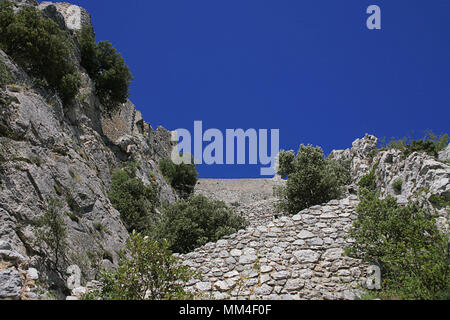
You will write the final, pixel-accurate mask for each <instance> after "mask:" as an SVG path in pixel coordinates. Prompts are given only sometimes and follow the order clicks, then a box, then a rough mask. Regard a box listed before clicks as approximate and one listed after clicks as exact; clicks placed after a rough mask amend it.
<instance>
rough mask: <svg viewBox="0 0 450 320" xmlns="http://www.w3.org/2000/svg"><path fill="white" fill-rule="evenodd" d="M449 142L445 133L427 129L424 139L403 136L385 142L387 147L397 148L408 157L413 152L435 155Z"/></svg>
mask: <svg viewBox="0 0 450 320" xmlns="http://www.w3.org/2000/svg"><path fill="white" fill-rule="evenodd" d="M448 142H449V136H448V134H447V133H445V134H441V135H439V137H438V136H437V135H436V134H434V133H433V132H432V131H427V132H426V134H425V138H424V139H419V140H412V139H410V138H407V137H405V138H403V139H401V140H395V138H392V140H391V141H390V142H389V143H388V144H387V148H392V149H398V150H400V151H402V152H403V156H404V157H408V156H409V155H411V154H412V153H413V152H425V153H427V154H428V155H430V156H433V157H437V156H438V153H439V152H440V151H442V150H444V149H445V148H446V147H447V145H448Z"/></svg>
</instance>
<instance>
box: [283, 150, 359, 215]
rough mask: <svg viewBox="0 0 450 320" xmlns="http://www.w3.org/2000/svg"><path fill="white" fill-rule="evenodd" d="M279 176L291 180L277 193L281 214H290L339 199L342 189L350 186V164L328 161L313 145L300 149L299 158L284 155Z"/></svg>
mask: <svg viewBox="0 0 450 320" xmlns="http://www.w3.org/2000/svg"><path fill="white" fill-rule="evenodd" d="M278 173H279V174H280V175H281V176H282V177H283V178H284V177H286V176H287V177H288V180H287V182H286V186H285V187H280V188H277V189H276V190H275V193H276V195H277V196H278V197H279V198H280V202H279V204H278V210H280V211H285V212H288V213H290V214H296V213H298V212H299V211H301V210H303V209H305V208H308V207H310V206H313V205H317V204H322V203H325V202H328V201H329V200H332V199H336V198H338V197H339V196H340V195H341V193H342V192H341V187H342V186H343V185H345V184H347V183H349V182H350V171H349V163H344V162H338V161H336V160H332V159H325V158H324V154H323V151H322V149H321V148H320V147H316V148H314V147H313V146H311V145H308V146H305V145H301V146H300V149H299V151H298V153H297V156H294V152H293V151H281V152H280V155H279V158H278Z"/></svg>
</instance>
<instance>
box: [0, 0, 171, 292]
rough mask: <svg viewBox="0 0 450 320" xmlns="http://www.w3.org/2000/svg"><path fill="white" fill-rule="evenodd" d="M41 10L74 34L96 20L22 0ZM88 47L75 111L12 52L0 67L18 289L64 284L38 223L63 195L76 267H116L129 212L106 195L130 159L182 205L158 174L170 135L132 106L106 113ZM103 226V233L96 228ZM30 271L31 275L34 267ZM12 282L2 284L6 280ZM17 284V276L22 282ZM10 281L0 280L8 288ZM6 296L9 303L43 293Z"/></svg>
mask: <svg viewBox="0 0 450 320" xmlns="http://www.w3.org/2000/svg"><path fill="white" fill-rule="evenodd" d="M15 2H16V4H17V10H19V9H20V6H23V5H30V6H36V7H37V8H39V9H40V10H42V11H43V12H44V14H45V15H46V16H48V17H49V18H51V19H54V20H55V21H56V22H58V23H59V25H60V27H61V28H66V29H67V30H74V28H80V27H81V25H77V24H74V23H73V21H69V19H75V20H77V19H78V18H79V19H78V21H81V23H82V24H89V23H90V17H89V14H88V13H87V12H86V11H85V10H84V9H81V8H78V10H75V12H76V13H79V14H81V16H80V17H78V18H77V17H76V16H75V17H74V16H73V13H71V12H68V10H74V6H72V5H70V4H64V3H58V4H52V3H48V2H43V3H41V4H38V3H37V2H36V1H31V0H30V1H15ZM78 51H79V48H75V49H74V52H73V59H74V61H73V62H74V63H75V65H76V67H77V68H78V69H79V70H80V72H81V74H82V83H83V84H82V89H81V90H80V92H79V94H78V96H77V97H76V99H75V100H74V102H73V103H72V104H71V105H70V106H64V105H63V104H62V102H61V100H60V98H59V97H58V96H57V95H56V94H55V93H54V92H53V91H51V90H50V89H48V90H47V89H44V88H42V87H39V86H37V85H36V84H35V82H34V80H33V79H32V78H31V77H29V76H28V75H27V74H26V73H25V72H23V71H22V70H21V69H20V68H19V67H18V66H17V65H16V64H15V63H14V61H12V60H11V59H10V58H9V57H8V56H7V55H6V54H5V53H4V52H3V51H0V61H1V63H2V64H4V65H6V67H7V69H8V71H9V73H10V74H11V76H12V81H11V82H12V83H13V84H10V85H7V86H6V87H5V88H0V243H1V247H0V260H1V262H0V279H3V278H4V277H8V279H12V280H11V281H12V283H16V282H17V283H18V282H19V279H20V281H22V282H23V283H26V282H32V281H34V280H36V279H32V278H30V277H27V270H32V272H31V273H32V274H33V275H34V270H37V271H38V272H39V277H40V280H41V281H42V282H43V283H55V284H56V287H57V286H58V283H61V281H63V280H65V279H64V276H60V275H57V274H54V273H52V272H49V270H46V268H45V267H44V266H43V265H42V264H41V258H42V255H43V253H42V251H41V250H40V248H39V247H37V246H36V245H35V243H36V240H37V239H36V238H37V234H36V232H37V228H36V220H37V219H38V218H39V217H40V216H42V215H43V213H44V212H45V211H46V210H47V209H48V199H50V198H56V199H60V200H61V201H62V203H63V208H62V212H65V213H66V214H65V215H64V216H63V218H64V222H65V224H66V226H67V233H68V237H67V241H68V247H69V248H70V250H69V252H68V254H67V257H68V261H67V264H68V265H70V264H76V265H78V266H80V268H81V270H82V272H83V277H84V278H91V277H92V276H93V274H92V272H93V269H94V267H95V266H98V265H101V266H104V267H107V268H111V267H113V266H114V265H116V264H117V261H118V257H117V252H118V251H119V250H120V249H121V248H122V246H123V244H124V241H125V239H126V238H127V230H126V229H125V227H124V225H123V223H122V222H121V220H120V215H119V212H118V211H117V210H115V209H114V208H113V206H112V205H111V203H110V201H109V199H108V197H107V192H108V190H109V186H110V183H111V173H112V170H114V169H115V168H121V167H122V165H123V164H124V163H127V162H129V161H135V162H136V163H138V170H137V177H139V178H140V179H142V180H143V181H144V183H145V184H148V183H150V181H151V180H154V179H155V178H153V174H154V176H155V177H156V182H157V183H158V185H159V187H160V194H161V201H167V202H169V203H170V202H173V201H174V200H176V199H177V195H176V194H175V192H174V191H173V190H172V188H171V187H170V186H169V185H168V184H167V183H166V181H165V179H164V178H163V177H162V176H161V174H160V173H159V171H158V161H159V160H160V159H161V158H165V157H169V155H170V152H171V148H172V147H173V146H172V144H171V141H170V136H171V133H170V132H169V131H167V130H165V129H164V128H162V127H159V128H157V129H156V130H154V129H153V128H152V127H151V126H150V125H149V124H148V123H146V122H145V121H144V120H143V118H142V116H141V113H140V112H139V111H137V110H136V108H135V106H134V105H133V104H132V103H131V102H130V101H128V102H126V103H124V104H122V105H121V106H120V107H119V108H118V110H117V112H115V113H114V114H112V115H110V114H106V113H104V112H101V111H100V110H102V106H101V105H100V102H99V101H98V98H97V97H96V95H95V90H94V85H93V82H92V80H91V79H90V78H89V76H88V75H87V74H86V72H85V71H84V70H83V68H82V67H81V66H80V64H79V57H78V56H79V54H78ZM99 225H101V226H103V227H102V228H101V230H98V229H99V228H98V227H97V228H96V227H95V226H99ZM29 268H30V269H29ZM2 277H3V278H2ZM14 279H15V280H14ZM2 281H3V280H0V282H2ZM19 291H20V292H17V290H16V291H14V290H12V291H11V290H7V289H5V290H0V298H18V297H25V298H27V297H28V296H27V295H26V294H29V296H31V297H35V296H36V294H35V293H33V294H31V293H27V292H22V291H23V290H19Z"/></svg>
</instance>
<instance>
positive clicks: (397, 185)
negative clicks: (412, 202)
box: [392, 178, 403, 194]
mask: <svg viewBox="0 0 450 320" xmlns="http://www.w3.org/2000/svg"><path fill="white" fill-rule="evenodd" d="M402 186H403V180H402V179H400V178H398V179H396V180H395V181H394V182H393V183H392V189H394V192H395V193H396V194H400V193H402Z"/></svg>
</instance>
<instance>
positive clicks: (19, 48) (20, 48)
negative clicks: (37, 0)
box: [0, 1, 80, 102]
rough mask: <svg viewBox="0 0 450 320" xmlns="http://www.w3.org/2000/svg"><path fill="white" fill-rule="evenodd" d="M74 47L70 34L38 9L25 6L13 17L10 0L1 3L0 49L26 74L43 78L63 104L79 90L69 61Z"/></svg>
mask: <svg viewBox="0 0 450 320" xmlns="http://www.w3.org/2000/svg"><path fill="white" fill-rule="evenodd" d="M73 45H74V44H73V41H72V39H71V37H70V36H69V34H68V33H67V32H65V31H63V30H61V29H60V28H59V26H58V24H57V23H56V22H54V21H53V20H51V19H48V18H46V17H44V15H43V14H42V13H41V12H40V11H39V10H38V9H36V8H33V7H24V8H22V9H21V10H20V11H19V12H18V13H17V14H14V13H13V5H12V4H11V3H10V2H9V1H3V2H2V3H0V48H1V49H2V50H3V51H5V52H6V54H8V55H9V56H10V57H11V58H12V59H13V60H14V61H15V62H16V63H17V64H19V65H20V66H21V67H22V69H24V70H25V71H26V72H27V73H28V74H29V75H31V76H33V77H36V78H38V79H45V80H46V82H47V83H48V84H49V85H50V86H51V87H53V88H55V89H56V90H57V91H58V93H59V94H60V96H61V99H63V101H64V102H69V101H70V100H71V99H72V98H74V97H75V95H76V94H77V92H78V89H79V87H80V81H79V75H78V73H77V71H76V69H75V67H74V65H73V63H72V62H71V51H72V48H73Z"/></svg>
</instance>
